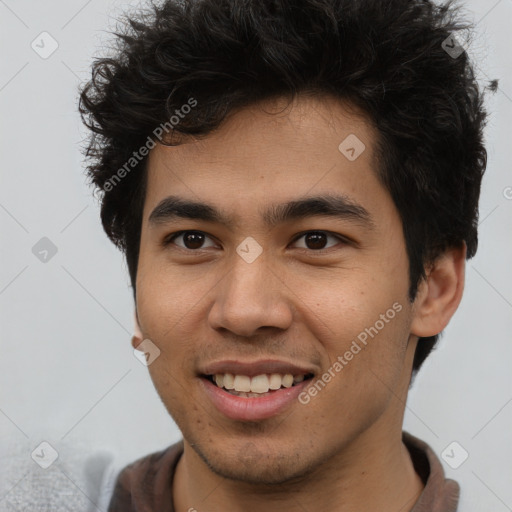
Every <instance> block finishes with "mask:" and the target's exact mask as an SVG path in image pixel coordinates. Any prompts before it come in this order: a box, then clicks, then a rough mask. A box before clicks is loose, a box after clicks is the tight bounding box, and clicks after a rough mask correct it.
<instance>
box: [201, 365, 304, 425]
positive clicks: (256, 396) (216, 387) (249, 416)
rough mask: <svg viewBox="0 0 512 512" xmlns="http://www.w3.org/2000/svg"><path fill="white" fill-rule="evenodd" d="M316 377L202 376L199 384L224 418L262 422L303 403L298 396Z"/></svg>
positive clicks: (268, 375)
mask: <svg viewBox="0 0 512 512" xmlns="http://www.w3.org/2000/svg"><path fill="white" fill-rule="evenodd" d="M313 377H314V374H313V373H305V374H296V375H292V374H276V373H274V374H259V375H255V376H253V377H249V376H248V375H234V374H229V373H225V374H218V373H216V374H201V375H199V379H198V380H199V382H200V384H201V388H202V390H203V391H204V393H205V395H206V397H207V398H208V399H209V401H210V402H211V404H212V405H213V406H214V407H215V409H216V410H217V412H220V413H221V414H222V415H223V416H224V417H227V418H229V419H231V420H236V421H250V422H255V421H261V420H265V419H268V418H272V417H274V416H277V415H279V414H281V413H283V411H285V410H286V409H288V408H290V407H292V406H295V407H298V406H299V405H300V402H299V400H298V398H299V395H300V394H301V392H303V390H304V389H305V388H306V387H307V386H309V384H310V382H311V380H312V379H313Z"/></svg>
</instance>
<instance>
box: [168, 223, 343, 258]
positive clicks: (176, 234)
mask: <svg viewBox="0 0 512 512" xmlns="http://www.w3.org/2000/svg"><path fill="white" fill-rule="evenodd" d="M185 233H200V234H203V235H205V236H206V237H207V238H210V239H212V237H211V236H209V235H208V234H207V233H205V232H204V231H199V230H196V229H185V230H182V231H176V232H174V233H171V234H169V235H167V236H166V237H165V238H164V240H163V241H162V245H163V247H168V246H169V245H171V244H172V243H173V242H174V240H175V239H176V238H178V237H179V236H181V235H183V234H185ZM310 233H324V234H326V235H328V236H332V237H334V238H337V239H338V240H339V241H340V242H341V243H342V244H349V243H350V240H349V239H347V238H346V237H343V236H341V235H338V234H336V233H332V232H330V231H325V230H319V229H312V230H309V231H303V232H302V233H299V234H298V235H297V236H296V237H295V238H294V239H293V241H292V243H295V242H297V240H299V239H300V238H302V237H304V236H305V235H308V234H310ZM334 247H336V246H334ZM334 247H330V248H328V249H308V248H303V247H300V249H301V250H303V251H307V252H311V253H314V254H326V253H330V252H331V251H332V250H333V249H334ZM178 248H179V249H181V250H183V251H188V252H201V251H204V250H205V249H202V248H200V249H187V248H186V247H180V246H178Z"/></svg>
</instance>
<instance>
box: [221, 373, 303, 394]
mask: <svg viewBox="0 0 512 512" xmlns="http://www.w3.org/2000/svg"><path fill="white" fill-rule="evenodd" d="M213 380H214V381H215V383H216V384H217V386H219V388H222V387H223V388H226V389H234V390H235V391H240V392H246V393H249V392H251V393H267V392H268V391H269V390H270V389H279V388H280V387H281V386H284V387H285V388H290V387H292V386H293V384H294V383H297V382H302V381H303V380H304V374H302V375H295V376H293V375H292V374H291V373H287V374H285V375H281V374H279V373H272V374H270V375H266V374H264V373H263V374H261V375H256V376H255V377H252V378H251V377H248V376H247V375H233V374H231V373H224V374H222V373H217V374H215V375H214V378H213Z"/></svg>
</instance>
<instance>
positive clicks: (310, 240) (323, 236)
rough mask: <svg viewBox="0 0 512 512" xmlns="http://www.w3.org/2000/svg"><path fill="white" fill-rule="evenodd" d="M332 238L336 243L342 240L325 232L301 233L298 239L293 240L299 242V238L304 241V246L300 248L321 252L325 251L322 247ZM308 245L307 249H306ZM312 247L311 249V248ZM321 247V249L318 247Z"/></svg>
mask: <svg viewBox="0 0 512 512" xmlns="http://www.w3.org/2000/svg"><path fill="white" fill-rule="evenodd" d="M329 237H330V238H332V239H334V240H337V241H338V242H342V241H343V240H342V238H341V237H339V236H336V235H332V234H331V233H328V232H327V231H308V232H307V233H302V234H301V235H300V236H299V237H298V238H296V239H295V242H296V241H297V240H300V239H301V238H304V239H305V246H303V247H301V248H304V249H311V250H314V251H322V250H324V249H325V247H324V245H325V243H326V240H327V239H328V238H329ZM308 245H309V247H308ZM311 246H312V247H311ZM319 246H321V247H319Z"/></svg>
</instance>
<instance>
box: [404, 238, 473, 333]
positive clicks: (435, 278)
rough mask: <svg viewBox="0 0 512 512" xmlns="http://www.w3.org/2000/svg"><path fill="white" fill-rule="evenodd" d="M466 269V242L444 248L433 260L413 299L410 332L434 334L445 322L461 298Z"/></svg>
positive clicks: (446, 323) (445, 324) (440, 329)
mask: <svg viewBox="0 0 512 512" xmlns="http://www.w3.org/2000/svg"><path fill="white" fill-rule="evenodd" d="M465 268H466V244H465V243H463V244H462V245H461V246H460V247H452V248H450V249H447V250H446V251H445V252H444V253H443V254H442V255H440V256H439V257H438V258H437V259H436V260H435V261H434V262H433V264H432V266H431V267H430V269H429V271H428V272H427V278H426V279H425V280H423V281H422V282H421V283H420V285H419V287H418V294H417V296H416V299H415V300H414V305H413V320H412V324H411V334H414V335H416V336H419V337H420V338H423V337H428V336H435V335H436V334H439V333H440V332H441V331H442V330H443V329H444V328H445V327H446V326H447V325H448V322H449V321H450V319H451V317H452V316H453V314H454V313H455V311H456V310H457V308H458V307H459V304H460V301H461V299H462V292H463V291H464V277H465Z"/></svg>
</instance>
